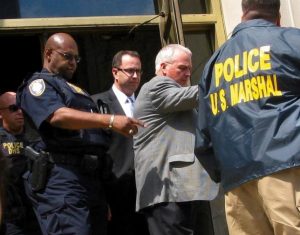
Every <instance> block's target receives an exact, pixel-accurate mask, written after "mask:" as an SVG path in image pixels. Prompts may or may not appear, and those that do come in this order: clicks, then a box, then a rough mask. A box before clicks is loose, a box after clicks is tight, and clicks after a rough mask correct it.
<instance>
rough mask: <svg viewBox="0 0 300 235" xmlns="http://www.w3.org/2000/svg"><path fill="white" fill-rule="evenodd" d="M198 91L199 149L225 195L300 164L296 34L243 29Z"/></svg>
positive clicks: (266, 27)
mask: <svg viewBox="0 0 300 235" xmlns="http://www.w3.org/2000/svg"><path fill="white" fill-rule="evenodd" d="M199 86H200V90H199V93H200V101H199V102H200V105H199V115H198V120H197V132H196V150H195V151H196V154H199V156H198V158H199V160H200V161H201V163H202V164H203V166H204V167H205V168H206V169H207V171H208V172H209V173H210V175H211V176H212V178H214V179H215V180H216V181H219V180H220V179H221V182H222V184H223V186H224V189H225V190H226V191H227V190H230V189H232V188H234V187H236V186H238V185H240V184H242V183H245V182H247V181H249V180H252V179H255V178H258V177H262V176H265V175H268V174H272V173H274V172H277V171H280V170H284V169H287V168H291V167H295V166H299V165H300V144H299V143H300V115H299V114H300V30H299V29H295V28H279V27H277V26H276V25H274V24H272V23H270V22H268V21H265V20H259V19H258V20H250V21H247V22H243V23H241V24H239V25H238V26H237V27H236V28H235V29H234V31H233V34H232V37H231V39H229V40H228V42H227V43H225V44H224V46H222V47H221V48H220V49H219V50H218V51H217V52H216V53H215V54H214V56H213V57H212V58H211V59H210V61H209V62H208V64H207V65H206V67H205V69H204V73H203V75H202V78H201V80H200V84H199ZM203 102H204V103H205V105H204V104H203ZM210 141H211V142H212V145H213V149H214V156H213V155H211V154H209V151H210V150H209V149H210ZM203 153H206V155H205V157H204V155H203Z"/></svg>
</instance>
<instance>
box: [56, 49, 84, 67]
mask: <svg viewBox="0 0 300 235" xmlns="http://www.w3.org/2000/svg"><path fill="white" fill-rule="evenodd" d="M53 51H55V52H57V53H58V54H60V55H61V56H63V57H64V59H65V60H68V61H73V60H75V61H76V63H77V64H78V63H79V62H80V61H81V57H80V56H78V55H72V54H70V53H65V52H61V51H58V50H54V49H53Z"/></svg>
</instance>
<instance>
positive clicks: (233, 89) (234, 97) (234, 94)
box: [230, 83, 239, 106]
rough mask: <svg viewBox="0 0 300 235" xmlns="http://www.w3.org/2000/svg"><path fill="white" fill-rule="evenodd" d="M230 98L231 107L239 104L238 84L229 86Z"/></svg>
mask: <svg viewBox="0 0 300 235" xmlns="http://www.w3.org/2000/svg"><path fill="white" fill-rule="evenodd" d="M230 97H231V106H234V105H236V104H237V103H238V102H239V98H238V97H239V96H238V83H236V84H232V85H231V86H230Z"/></svg>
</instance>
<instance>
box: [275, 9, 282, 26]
mask: <svg viewBox="0 0 300 235" xmlns="http://www.w3.org/2000/svg"><path fill="white" fill-rule="evenodd" d="M276 25H277V26H279V27H280V26H281V14H280V12H279V14H278V17H277V20H276Z"/></svg>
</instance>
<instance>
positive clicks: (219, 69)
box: [215, 63, 223, 87]
mask: <svg viewBox="0 0 300 235" xmlns="http://www.w3.org/2000/svg"><path fill="white" fill-rule="evenodd" d="M222 74H223V64H222V63H218V64H215V80H216V87H218V86H219V85H220V79H221V76H222Z"/></svg>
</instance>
